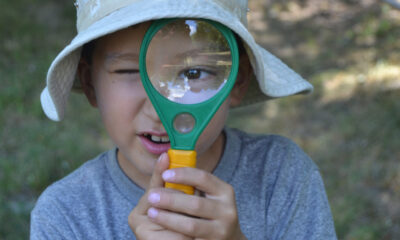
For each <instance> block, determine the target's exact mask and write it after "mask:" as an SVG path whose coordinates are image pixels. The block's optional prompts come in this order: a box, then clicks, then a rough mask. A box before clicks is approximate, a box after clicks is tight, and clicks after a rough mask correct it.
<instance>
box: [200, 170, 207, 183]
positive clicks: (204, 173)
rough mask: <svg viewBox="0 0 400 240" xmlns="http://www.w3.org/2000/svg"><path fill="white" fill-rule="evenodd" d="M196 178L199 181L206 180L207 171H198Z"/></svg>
mask: <svg viewBox="0 0 400 240" xmlns="http://www.w3.org/2000/svg"><path fill="white" fill-rule="evenodd" d="M198 179H199V181H200V182H206V181H207V180H208V173H207V172H205V171H199V173H198Z"/></svg>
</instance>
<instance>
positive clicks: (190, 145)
mask: <svg viewBox="0 0 400 240" xmlns="http://www.w3.org/2000/svg"><path fill="white" fill-rule="evenodd" d="M182 19H188V20H189V19H190V20H198V21H205V22H207V23H209V24H211V25H212V26H214V27H215V28H216V29H217V30H218V31H219V32H221V33H222V35H223V36H224V37H225V38H226V40H227V42H228V44H229V47H230V49H231V57H232V67H231V72H230V75H229V77H228V80H227V83H226V84H225V85H224V87H223V88H222V89H221V90H220V91H219V92H218V93H217V94H215V95H214V96H213V97H212V98H210V99H208V100H206V101H204V102H201V103H196V104H180V103H175V102H172V101H170V100H168V99H167V98H165V97H164V96H162V95H161V94H160V93H159V92H158V91H157V90H156V89H155V88H154V86H153V85H152V83H151V81H150V79H149V77H148V74H147V67H146V55H147V49H148V47H149V45H150V42H151V40H152V39H153V37H154V36H155V34H156V33H157V32H158V31H159V30H160V29H161V28H162V27H164V26H165V25H167V24H168V23H171V22H173V21H178V20H182ZM139 70H140V76H141V79H142V83H143V87H144V89H145V90H146V93H147V95H148V97H149V99H150V101H151V102H152V104H153V106H154V109H155V110H156V112H157V114H158V116H159V118H160V120H161V122H162V124H163V126H164V128H165V130H166V131H167V134H168V136H169V139H170V142H171V148H172V149H178V150H194V148H195V145H196V142H197V139H198V138H199V136H200V134H201V133H202V132H203V130H204V129H205V127H206V126H207V125H208V123H209V121H210V120H211V118H212V117H213V116H214V114H215V113H216V112H217V110H218V109H219V107H220V106H221V104H222V103H223V102H224V101H225V99H226V97H227V96H228V95H229V93H230V92H231V90H232V88H233V86H234V84H235V81H236V77H237V74H238V70H239V50H238V46H237V42H236V39H235V36H234V34H233V32H232V31H231V30H230V29H229V28H227V27H225V26H224V25H222V24H220V23H218V22H215V21H212V20H208V19H201V18H169V19H160V20H156V21H154V22H153V23H152V24H151V25H150V27H149V29H148V30H147V32H146V34H145V36H144V38H143V42H142V45H141V48H140V56H139ZM181 113H188V114H191V115H192V116H193V117H194V119H195V126H194V128H193V130H192V131H191V132H190V133H186V134H182V133H179V132H178V131H176V130H175V128H174V126H173V125H174V124H173V121H174V119H175V117H176V116H177V115H178V114H181Z"/></svg>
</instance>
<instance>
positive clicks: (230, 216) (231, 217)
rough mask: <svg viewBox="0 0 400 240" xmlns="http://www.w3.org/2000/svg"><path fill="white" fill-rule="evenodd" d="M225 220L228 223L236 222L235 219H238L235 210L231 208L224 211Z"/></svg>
mask: <svg viewBox="0 0 400 240" xmlns="http://www.w3.org/2000/svg"><path fill="white" fill-rule="evenodd" d="M225 218H226V219H227V221H228V222H230V223H232V222H235V221H236V220H237V218H238V216H237V212H236V210H235V209H232V208H228V209H227V210H226V211H225Z"/></svg>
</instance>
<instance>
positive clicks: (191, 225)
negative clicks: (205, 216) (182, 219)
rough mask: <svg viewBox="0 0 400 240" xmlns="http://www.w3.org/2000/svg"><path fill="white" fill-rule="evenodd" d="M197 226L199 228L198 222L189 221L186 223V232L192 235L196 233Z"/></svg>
mask: <svg viewBox="0 0 400 240" xmlns="http://www.w3.org/2000/svg"><path fill="white" fill-rule="evenodd" d="M197 228H198V226H197V224H196V223H195V222H193V221H187V222H186V223H185V232H187V233H188V234H190V235H192V234H194V233H196V231H197Z"/></svg>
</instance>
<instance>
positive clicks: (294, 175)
mask: <svg viewBox="0 0 400 240" xmlns="http://www.w3.org/2000/svg"><path fill="white" fill-rule="evenodd" d="M274 188H275V191H274V194H273V195H272V196H271V199H270V204H269V208H268V216H269V218H268V221H269V224H268V226H270V229H268V232H269V233H270V234H271V235H270V239H276V240H278V239H279V240H283V239H285V240H292V239H304V240H313V239H315V240H319V239H324V240H330V239H337V237H336V233H335V228H334V224H333V220H332V214H331V211H330V207H329V203H328V199H327V196H326V192H325V188H324V184H323V181H322V178H321V175H320V172H319V170H318V168H317V167H316V165H315V164H314V163H313V162H312V161H311V159H310V158H309V157H308V156H307V155H306V154H305V153H304V152H303V151H302V150H301V149H300V148H299V147H298V146H297V145H295V144H291V145H290V147H289V149H288V152H287V155H286V159H284V161H283V162H282V164H281V167H280V171H279V174H278V175H277V179H276V182H275V187H274Z"/></svg>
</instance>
